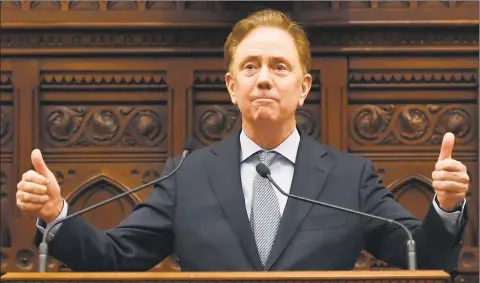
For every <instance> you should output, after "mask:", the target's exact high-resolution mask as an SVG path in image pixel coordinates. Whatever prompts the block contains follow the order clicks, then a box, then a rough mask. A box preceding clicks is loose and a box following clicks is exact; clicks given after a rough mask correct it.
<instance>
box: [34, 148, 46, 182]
mask: <svg viewBox="0 0 480 283" xmlns="http://www.w3.org/2000/svg"><path fill="white" fill-rule="evenodd" d="M32 164H33V167H34V168H35V171H37V172H38V173H39V174H40V175H42V176H44V177H47V178H48V173H49V172H50V170H49V169H48V167H47V164H45V161H43V157H42V153H41V152H40V150H39V149H34V150H33V151H32Z"/></svg>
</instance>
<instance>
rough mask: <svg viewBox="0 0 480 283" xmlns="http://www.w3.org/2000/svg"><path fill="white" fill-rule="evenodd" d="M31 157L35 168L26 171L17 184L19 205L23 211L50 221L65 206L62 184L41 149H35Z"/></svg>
mask: <svg viewBox="0 0 480 283" xmlns="http://www.w3.org/2000/svg"><path fill="white" fill-rule="evenodd" d="M31 158H32V163H33V167H34V168H35V170H29V171H28V172H26V173H24V174H23V176H22V180H21V181H20V182H19V183H18V184H17V189H18V190H17V206H18V208H20V210H21V211H24V212H27V213H29V214H31V215H34V216H36V217H39V218H41V219H43V220H44V221H45V222H47V223H50V222H52V221H53V220H55V219H56V218H57V217H58V215H60V212H61V211H62V208H63V199H62V196H61V194H60V186H59V185H58V182H57V179H56V178H55V175H54V174H53V173H52V171H50V170H49V169H48V167H47V165H46V164H45V161H43V158H42V153H41V152H40V150H38V149H35V150H33V151H32V157H31Z"/></svg>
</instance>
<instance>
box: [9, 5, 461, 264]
mask: <svg viewBox="0 0 480 283" xmlns="http://www.w3.org/2000/svg"><path fill="white" fill-rule="evenodd" d="M225 57H226V63H227V67H228V73H227V74H226V76H225V79H226V85H227V88H228V91H229V93H230V96H231V100H232V102H233V103H234V104H235V105H238V107H239V109H240V111H241V114H242V130H241V131H239V132H237V133H235V134H234V135H233V136H232V137H230V138H227V139H225V140H224V141H221V142H219V143H218V144H216V145H213V146H210V147H206V148H203V149H200V150H197V151H195V152H193V153H192V154H191V155H189V156H188V157H187V160H186V161H185V163H184V165H183V166H182V167H181V169H180V170H179V171H178V172H177V173H176V174H175V175H174V176H173V177H171V178H169V179H167V180H165V181H164V182H162V183H161V184H157V185H156V186H155V189H154V190H153V192H152V193H151V195H150V196H149V197H148V199H147V200H145V201H144V202H142V203H141V204H139V205H138V206H137V207H136V208H135V210H134V211H133V212H132V214H131V215H130V216H128V217H127V218H126V219H125V220H124V221H122V222H121V223H120V224H119V226H117V227H116V228H114V229H111V230H108V231H100V230H97V229H95V228H93V227H92V226H90V225H89V224H87V223H86V222H85V221H84V220H82V219H81V218H80V217H77V218H73V219H71V220H70V221H67V222H65V223H63V224H61V226H60V227H59V228H58V229H56V230H55V231H53V233H52V235H50V236H51V241H50V243H49V245H50V252H51V254H52V255H53V256H54V257H55V258H57V259H58V260H60V261H62V262H63V263H65V264H66V265H67V266H68V267H69V268H71V269H72V270H76V271H80V270H86V271H127V270H128V271H134V270H148V269H150V268H152V267H153V266H155V265H156V264H158V263H159V262H160V261H161V260H162V259H164V258H165V257H166V256H168V255H169V254H171V253H172V252H175V253H176V254H177V255H178V258H179V263H180V265H181V268H182V270H184V271H214V270H216V271H220V270H224V271H234V270H237V271H242V270H335V269H337V270H338V269H344V270H348V269H352V268H353V267H354V263H355V261H356V259H357V257H358V256H359V253H360V252H361V250H362V249H366V250H367V251H369V252H370V253H372V254H373V255H374V256H376V257H377V258H379V259H382V260H385V261H386V262H388V263H390V264H392V265H395V266H398V267H405V266H406V262H407V260H406V249H405V242H406V239H407V238H406V234H405V232H404V231H403V230H402V229H401V228H399V227H398V226H396V225H392V224H385V223H384V222H382V221H377V220H372V219H368V218H361V217H359V216H356V215H351V214H347V213H344V212H340V211H336V210H332V209H329V208H326V207H321V206H314V205H311V204H308V203H304V202H300V201H297V200H294V199H287V198H286V197H285V196H283V195H281V194H279V193H278V191H276V190H275V189H274V188H273V187H272V186H271V185H270V184H269V183H268V182H267V181H266V180H265V179H262V178H261V177H259V176H258V174H257V173H256V171H255V165H256V164H257V163H258V162H264V163H265V164H266V165H267V166H269V168H270V170H271V172H272V177H273V179H275V180H276V182H277V183H279V184H280V186H281V187H282V188H283V189H284V190H285V191H287V192H290V193H293V194H296V195H300V196H303V197H306V198H311V199H318V200H322V201H325V202H328V203H332V204H335V205H340V206H343V207H347V208H350V209H355V210H359V211H363V212H366V213H371V214H375V215H379V216H382V217H386V218H391V219H395V220H397V221H400V222H401V223H403V224H404V225H405V226H407V227H408V228H409V229H411V230H412V231H413V234H414V237H415V240H416V243H417V258H418V267H419V268H421V269H445V270H451V269H452V268H453V267H454V266H455V264H456V260H457V257H458V254H459V250H460V248H461V239H462V237H463V234H464V232H463V231H464V226H465V219H466V207H465V194H466V191H467V189H468V182H469V180H468V175H467V173H466V168H465V166H464V165H463V164H461V163H460V162H458V161H456V160H453V159H452V158H451V152H452V149H453V143H454V137H453V135H452V134H447V135H445V138H444V141H443V144H442V148H441V151H440V156H439V160H438V162H437V164H436V166H435V171H434V172H433V174H432V177H433V188H434V189H435V193H436V197H435V199H434V200H432V205H431V207H430V209H429V211H428V213H427V216H426V218H425V219H424V221H423V222H420V221H419V220H417V219H415V218H413V217H412V216H411V215H410V214H409V213H408V212H407V211H406V210H404V209H403V208H402V207H401V206H400V205H398V204H397V203H396V202H395V201H394V200H393V198H392V195H391V194H389V192H388V191H387V190H386V189H385V188H384V187H382V186H381V184H380V182H381V181H380V178H379V177H378V176H377V175H376V174H375V172H374V170H373V168H372V163H371V162H370V161H367V160H365V159H363V158H360V157H357V156H354V155H350V154H346V153H342V152H339V151H336V150H334V149H332V148H329V147H327V146H324V145H320V144H318V143H317V142H315V141H314V140H312V139H310V138H309V137H308V136H306V135H305V134H303V133H301V132H300V131H298V129H297V128H296V123H295V111H296V109H297V107H300V106H302V105H303V103H304V101H305V98H306V96H307V94H308V92H309V90H310V87H311V83H312V77H311V76H310V75H309V74H308V70H309V67H310V60H311V59H310V50H309V46H308V41H307V39H306V37H305V34H304V32H303V31H302V29H301V28H300V27H299V26H297V25H296V24H295V23H293V22H291V21H290V20H289V19H288V18H287V17H286V16H285V15H284V14H282V13H280V12H276V11H271V10H265V11H260V12H257V13H255V14H253V15H251V16H250V17H248V18H246V19H244V20H242V21H241V22H239V23H238V24H237V25H236V26H235V27H234V29H233V31H232V33H231V34H230V36H229V37H228V39H227V42H226V44H225ZM178 161H179V160H178V158H177V159H170V160H168V161H167V163H166V167H165V174H166V173H168V172H171V171H172V169H173V168H174V167H175V166H176V165H177V164H178ZM32 162H33V165H34V167H35V171H29V172H26V173H25V174H24V175H23V178H22V180H21V181H20V182H19V184H18V193H17V205H18V207H19V208H20V209H21V210H23V211H26V212H31V213H32V214H33V215H35V216H37V217H39V218H40V219H42V220H43V221H40V223H39V224H38V225H39V227H40V228H39V233H38V235H41V233H43V228H42V227H44V226H45V223H44V222H51V221H53V220H54V219H56V218H58V217H64V216H65V215H67V214H70V213H72V210H71V208H70V207H69V206H68V204H67V203H66V202H65V201H64V200H63V199H62V198H61V194H60V187H59V185H58V183H57V181H56V179H55V177H54V175H53V174H52V172H51V171H50V170H49V169H48V167H47V166H46V164H45V163H44V161H43V159H42V156H41V153H40V151H39V150H34V151H33V152H32Z"/></svg>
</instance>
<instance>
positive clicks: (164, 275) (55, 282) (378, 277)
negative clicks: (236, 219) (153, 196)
mask: <svg viewBox="0 0 480 283" xmlns="http://www.w3.org/2000/svg"><path fill="white" fill-rule="evenodd" d="M449 281H450V276H449V275H448V273H446V272H444V271H437V270H419V271H397V270H395V271H319V272H316V271H309V272H304V271H298V272H296V271H288V272H287V271H285V272H277V271H266V272H158V273H154V272H131V273H130V272H127V273H125V272H98V273H96V272H91V273H90V272H59V273H36V272H35V273H7V274H5V275H4V276H2V282H5V283H7V282H8V283H20V282H28V283H35V282H39V283H40V282H42V283H50V282H51V283H70V282H71V283H80V282H81V283H87V282H95V283H99V282H110V283H113V282H115V283H117V282H118V283H120V282H125V283H126V282H135V283H144V282H145V283H146V282H148V283H154V282H162V283H167V282H182V283H188V282H195V283H201V282H205V283H206V282H210V283H212V282H215V283H220V282H238V283H239V282H244V283H246V282H249V283H250V282H252V283H253V282H276V283H280V282H329V283H334V282H335V283H342V282H345V283H346V282H348V283H360V282H361V283H420V282H421V283H446V282H449Z"/></svg>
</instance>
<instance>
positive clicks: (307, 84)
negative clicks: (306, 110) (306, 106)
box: [298, 73, 312, 107]
mask: <svg viewBox="0 0 480 283" xmlns="http://www.w3.org/2000/svg"><path fill="white" fill-rule="evenodd" d="M310 88H312V75H310V74H308V73H307V74H305V75H304V76H303V81H302V93H301V94H300V97H299V98H298V107H302V106H303V103H304V102H305V99H307V95H308V93H309V92H310Z"/></svg>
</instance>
